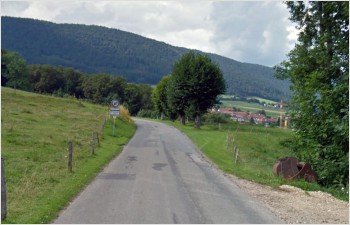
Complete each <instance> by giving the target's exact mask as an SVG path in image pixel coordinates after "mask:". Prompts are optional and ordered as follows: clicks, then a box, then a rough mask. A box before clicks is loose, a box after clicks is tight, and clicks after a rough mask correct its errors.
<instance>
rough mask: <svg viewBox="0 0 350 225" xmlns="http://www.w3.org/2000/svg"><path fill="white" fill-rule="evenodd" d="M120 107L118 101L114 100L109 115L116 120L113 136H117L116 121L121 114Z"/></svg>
mask: <svg viewBox="0 0 350 225" xmlns="http://www.w3.org/2000/svg"><path fill="white" fill-rule="evenodd" d="M118 106H119V102H118V100H112V102H111V108H110V110H109V114H110V115H111V116H112V117H113V120H114V121H113V136H115V119H116V118H117V116H119V114H120V110H119V107H118Z"/></svg>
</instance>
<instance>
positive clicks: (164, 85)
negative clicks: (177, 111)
mask: <svg viewBox="0 0 350 225" xmlns="http://www.w3.org/2000/svg"><path fill="white" fill-rule="evenodd" d="M170 79H171V75H168V76H164V77H163V78H162V79H161V80H160V81H159V83H158V84H157V85H156V87H155V88H154V89H153V93H152V101H153V104H154V106H155V109H156V111H157V112H158V113H159V114H160V115H161V116H160V117H161V119H163V118H164V116H165V115H166V116H168V117H169V118H171V119H172V112H171V110H170V107H169V105H168V88H169V82H170Z"/></svg>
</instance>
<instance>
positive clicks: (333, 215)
mask: <svg viewBox="0 0 350 225" xmlns="http://www.w3.org/2000/svg"><path fill="white" fill-rule="evenodd" d="M226 176H228V177H229V178H230V179H231V180H232V181H233V182H234V183H235V184H236V185H238V186H239V187H240V188H241V189H242V190H244V191H245V192H247V193H248V194H250V195H251V196H252V197H254V198H256V199H257V200H258V201H259V202H261V203H262V204H264V205H265V206H266V207H267V208H269V209H270V210H271V211H272V212H273V213H275V214H276V215H277V216H278V217H280V218H281V219H282V220H283V221H285V222H286V223H289V224H296V223H297V224H324V223H327V224H349V203H348V202H345V201H341V200H339V199H337V198H335V197H333V196H332V195H330V194H328V193H324V192H321V191H304V190H302V189H300V188H297V187H293V186H289V185H282V186H280V187H279V188H272V187H269V186H265V185H261V184H257V183H254V182H251V181H247V180H243V179H240V178H237V177H235V176H233V175H229V174H226Z"/></svg>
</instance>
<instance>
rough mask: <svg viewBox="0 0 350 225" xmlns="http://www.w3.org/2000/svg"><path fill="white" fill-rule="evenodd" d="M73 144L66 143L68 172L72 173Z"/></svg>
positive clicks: (70, 142)
mask: <svg viewBox="0 0 350 225" xmlns="http://www.w3.org/2000/svg"><path fill="white" fill-rule="evenodd" d="M72 161H73V143H72V141H68V171H69V172H72V171H73V163H72Z"/></svg>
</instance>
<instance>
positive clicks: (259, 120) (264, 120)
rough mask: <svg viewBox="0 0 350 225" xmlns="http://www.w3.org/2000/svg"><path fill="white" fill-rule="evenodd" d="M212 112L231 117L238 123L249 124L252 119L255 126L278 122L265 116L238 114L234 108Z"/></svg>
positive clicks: (250, 113) (248, 113) (246, 113)
mask: <svg viewBox="0 0 350 225" xmlns="http://www.w3.org/2000/svg"><path fill="white" fill-rule="evenodd" d="M211 111H212V112H218V113H222V114H226V115H230V116H231V119H232V120H233V121H237V122H247V123H249V122H250V121H251V119H253V120H254V123H255V124H271V123H276V122H277V120H278V118H274V117H266V116H265V115H264V114H259V113H252V112H237V111H234V110H233V108H220V109H212V110H211Z"/></svg>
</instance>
